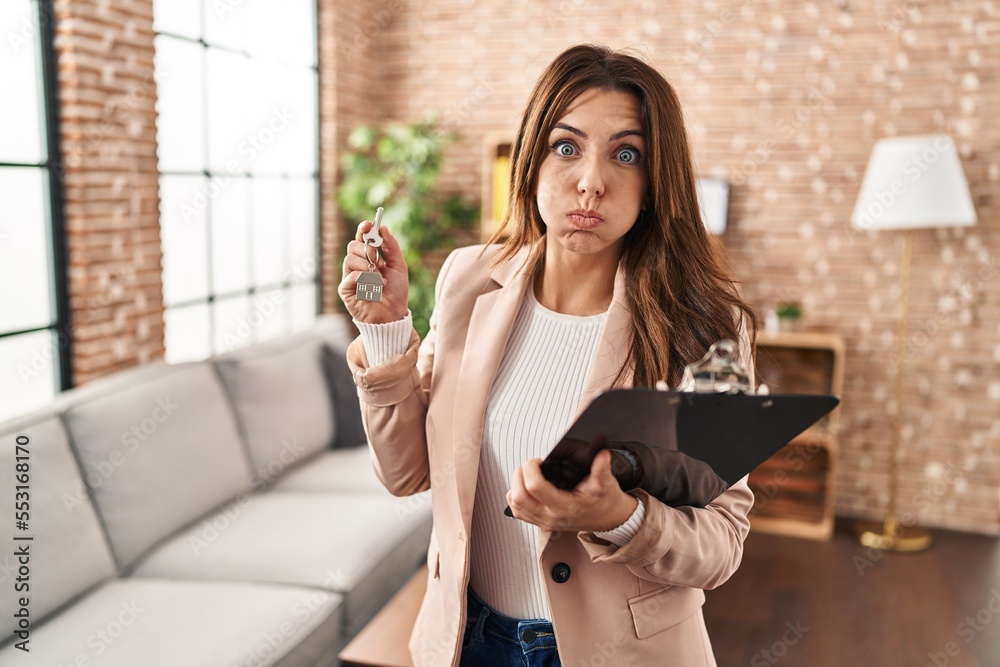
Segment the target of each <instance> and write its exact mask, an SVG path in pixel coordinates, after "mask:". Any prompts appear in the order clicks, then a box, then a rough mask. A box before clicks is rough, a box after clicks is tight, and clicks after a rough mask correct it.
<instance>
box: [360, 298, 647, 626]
mask: <svg viewBox="0 0 1000 667" xmlns="http://www.w3.org/2000/svg"><path fill="white" fill-rule="evenodd" d="M606 317H607V314H606V313H602V314H600V315H592V316H588V317H578V316H573V315H564V314H561V313H556V312H553V311H550V310H548V309H546V308H545V307H543V306H542V305H541V304H539V303H538V302H537V300H536V299H535V298H534V294H533V290H532V289H531V288H530V287H529V288H528V290H527V296H526V298H525V300H524V303H523V304H522V305H521V308H520V310H519V311H518V314H517V318H516V320H515V322H514V327H513V330H512V332H511V337H510V340H509V341H508V342H507V347H506V349H505V351H504V355H503V358H502V359H501V361H500V367H499V369H498V371H497V375H496V378H494V381H493V386H492V388H491V389H490V394H489V398H488V400H487V404H486V418H485V421H484V427H483V445H482V449H481V451H480V461H479V479H478V482H477V485H476V501H475V508H474V510H473V515H472V531H471V535H470V536H469V537H470V546H471V550H472V564H471V581H470V586H471V587H472V590H474V591H475V592H476V594H477V595H478V596H479V597H481V598H482V599H483V600H485V601H486V603H487V604H489V605H490V606H491V607H493V608H494V609H496V610H497V611H499V612H500V613H501V614H504V615H506V616H510V617H512V618H521V619H531V618H544V619H551V613H550V611H549V605H548V598H547V595H546V593H545V583H544V581H543V579H542V576H543V573H542V572H540V570H539V567H538V528H537V527H536V526H534V525H532V524H529V523H526V522H524V521H518V520H516V519H511V518H509V517H507V516H505V515H504V514H503V510H504V507H506V505H507V500H506V494H507V491H508V490H509V489H510V487H511V482H512V479H513V474H514V470H515V469H516V468H517V467H518V466H520V465H522V464H523V463H524V462H525V461H527V460H529V459H534V458H544V457H545V455H546V454H548V452H549V451H550V450H551V449H552V447H554V446H555V444H556V442H558V441H559V439H560V438H561V437H562V435H563V434H564V433H565V432H566V430H567V429H568V428H569V426H570V424H571V423H572V421H573V416H574V415H575V414H576V411H577V408H578V405H579V401H580V395H581V394H582V393H583V390H584V388H585V385H586V382H587V377H588V376H589V375H590V369H591V366H592V365H593V360H594V355H595V353H596V350H597V345H598V342H599V340H600V334H601V329H602V327H603V326H604V321H605V319H606ZM410 326H411V325H410V318H409V316H407V318H406V319H404V320H401V321H399V322H393V323H390V324H385V325H366V324H363V323H358V327H359V330H360V331H361V335H362V338H363V339H364V343H365V350H366V353H367V355H368V361H369V364H371V365H372V366H374V365H376V364H378V363H381V362H382V361H385V360H386V359H388V358H389V357H391V356H394V355H397V354H402V353H403V352H404V351H405V350H406V344H407V341H408V339H409V333H410ZM432 492H433V491H432ZM644 513H645V512H644V507H643V504H642V503H637V506H636V509H635V511H634V512H633V513H632V516H631V517H629V519H628V520H627V521H626V522H625V523H624V524H622V525H621V526H619V527H617V528H615V529H614V530H611V531H606V532H600V533H597V535H598V536H599V537H601V538H604V539H606V540H608V541H609V542H612V543H614V544H616V545H618V546H622V545H624V544H625V543H626V542H628V540H629V539H631V538H632V537H633V536H634V535H635V533H636V532H637V531H638V529H639V526H640V525H641V523H642V519H643V516H644Z"/></svg>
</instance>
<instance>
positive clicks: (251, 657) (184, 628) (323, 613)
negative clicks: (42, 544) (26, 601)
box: [0, 568, 344, 667]
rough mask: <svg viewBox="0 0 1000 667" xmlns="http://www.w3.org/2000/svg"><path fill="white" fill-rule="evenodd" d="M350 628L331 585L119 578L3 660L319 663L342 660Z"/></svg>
mask: <svg viewBox="0 0 1000 667" xmlns="http://www.w3.org/2000/svg"><path fill="white" fill-rule="evenodd" d="M67 569H68V568H67ZM5 597H6V596H5ZM341 625H342V609H341V597H340V596H339V595H337V594H335V593H330V592H328V591H320V590H315V589H306V588H301V587H297V586H274V585H260V584H245V583H232V582H214V581H198V582H190V581H162V580H155V579H134V578H128V579H115V580H109V581H108V582H107V583H106V584H104V585H102V586H101V587H99V588H97V589H95V590H94V591H93V592H92V593H91V594H90V595H88V596H86V597H85V598H83V599H82V600H80V601H78V602H77V603H75V604H74V605H72V606H71V607H69V608H67V609H66V610H64V611H63V612H62V613H61V614H59V615H57V616H55V617H53V618H52V619H50V620H49V621H47V622H46V623H44V624H42V625H39V626H37V627H34V628H32V631H31V643H30V648H31V652H30V653H22V652H21V651H19V650H17V649H15V648H14V646H13V645H12V644H10V643H8V644H7V645H5V646H4V647H3V648H0V664H4V665H26V666H27V665H39V666H41V665H101V667H137V666H138V665H141V666H142V667H177V666H178V665H184V667H220V666H221V665H253V666H254V667H268V666H272V665H280V667H306V666H308V667H315V665H320V664H326V665H329V664H334V660H335V655H336V651H337V650H339V648H340V646H341V645H342V644H343V643H344V642H343V636H342V634H341V632H340V628H341Z"/></svg>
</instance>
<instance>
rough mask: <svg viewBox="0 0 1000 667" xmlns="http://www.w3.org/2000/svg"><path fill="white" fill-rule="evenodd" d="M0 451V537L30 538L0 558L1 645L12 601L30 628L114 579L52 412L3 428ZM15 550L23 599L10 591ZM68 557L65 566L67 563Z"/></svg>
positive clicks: (12, 543) (9, 627)
mask: <svg viewBox="0 0 1000 667" xmlns="http://www.w3.org/2000/svg"><path fill="white" fill-rule="evenodd" d="M25 438H26V439H27V445H26V449H27V452H28V454H27V456H28V459H27V460H26V461H23V460H22V461H16V460H15V457H16V456H19V455H24V454H23V451H20V452H19V451H17V447H16V444H17V443H18V441H20V442H21V443H24V442H25V440H24V439H25ZM0 443H3V447H2V448H0V480H3V482H2V484H0V487H2V488H3V489H4V491H5V492H4V494H3V495H4V498H3V502H0V521H2V522H3V526H4V531H3V534H4V535H9V536H11V537H26V536H30V537H32V538H33V539H31V540H30V541H29V540H23V541H22V540H16V539H10V538H8V539H7V540H5V543H4V548H3V554H2V555H0V581H4V582H6V583H4V586H3V588H4V594H3V595H0V614H2V616H3V618H4V619H5V620H4V624H3V631H2V633H0V642H2V641H3V640H5V639H7V638H9V637H10V636H11V632H12V631H13V629H14V628H13V621H12V619H13V618H14V612H15V607H16V602H17V599H18V598H20V597H22V596H24V597H27V598H29V599H30V614H31V616H30V618H31V620H32V622H37V621H39V620H40V619H42V618H44V617H45V616H47V615H48V614H49V613H51V612H52V611H53V610H54V609H56V608H58V607H59V606H61V605H63V604H64V603H66V602H68V601H69V600H71V599H72V598H73V597H75V596H76V595H78V594H80V593H83V592H84V591H86V590H87V589H89V588H91V587H93V586H94V585H96V584H98V583H100V582H101V581H102V580H104V579H107V578H108V577H113V576H115V562H114V558H113V557H112V555H111V551H110V550H109V549H108V544H107V538H106V537H105V536H104V532H103V530H102V529H101V526H100V523H99V521H98V517H97V514H96V513H95V511H94V507H93V505H92V504H91V502H90V498H89V497H88V494H87V489H86V487H85V486H84V483H83V480H82V479H81V478H80V472H79V468H78V467H77V464H76V461H75V460H74V459H73V453H72V451H71V450H70V448H69V443H68V441H67V439H66V432H65V430H64V429H63V425H62V422H61V421H60V420H59V416H58V412H57V411H55V410H52V411H46V412H43V413H36V414H35V416H33V417H31V418H27V419H20V420H17V421H11V422H7V423H5V424H3V425H2V426H0ZM17 463H22V464H23V463H27V471H26V474H27V475H28V480H27V486H28V487H29V488H28V489H27V494H28V496H27V499H26V501H27V503H28V509H27V512H28V518H27V526H28V528H27V530H24V531H20V530H16V531H15V530H12V529H14V527H15V524H14V521H15V507H14V502H15V496H14V494H15V492H16V491H24V490H23V489H17V488H16V485H18V484H20V482H19V481H18V480H16V478H15V475H16V474H19V473H18V471H17V470H16V469H15V465H16V464H17ZM22 472H24V471H23V469H22ZM18 502H25V498H24V497H23V496H22V497H21V499H18ZM12 532H13V533H14V535H11V533H12ZM17 549H27V550H28V566H29V568H30V575H29V576H30V579H29V580H28V581H27V582H26V583H27V585H28V586H29V589H28V590H26V591H16V590H15V582H14V577H15V576H16V574H17V571H18V566H19V565H20V563H19V562H18V558H17V557H16V556H15V553H14V552H15V550H17ZM70 554H71V562H72V565H70V561H67V555H70ZM21 583H22V584H23V583H25V582H21ZM3 662H4V661H3V660H2V659H0V664H2V663H3ZM6 664H16V662H10V663H6Z"/></svg>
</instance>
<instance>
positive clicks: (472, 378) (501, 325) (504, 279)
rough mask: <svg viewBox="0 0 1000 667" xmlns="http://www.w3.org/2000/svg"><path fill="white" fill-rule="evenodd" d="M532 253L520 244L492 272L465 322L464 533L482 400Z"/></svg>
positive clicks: (459, 462) (461, 422) (460, 438)
mask: <svg viewBox="0 0 1000 667" xmlns="http://www.w3.org/2000/svg"><path fill="white" fill-rule="evenodd" d="M530 251H531V249H530V248H529V247H524V248H522V249H521V250H520V251H519V252H518V253H517V254H516V255H514V257H512V258H511V259H510V260H509V261H508V262H506V263H504V264H503V265H502V266H500V267H498V268H497V269H495V270H494V271H493V272H492V273H491V274H490V283H489V286H487V288H486V291H484V293H483V294H482V295H481V296H479V297H478V298H477V299H476V303H475V306H474V307H473V310H472V316H471V318H470V320H469V330H468V333H467V334H466V345H465V349H464V350H463V351H462V366H461V368H460V370H459V375H458V388H459V392H461V395H460V397H459V398H458V400H457V401H456V409H455V417H454V431H453V432H454V434H455V440H454V447H455V451H454V460H455V467H456V471H455V477H456V485H457V487H458V499H459V507H460V508H461V511H462V519H463V522H464V523H465V529H466V531H468V530H469V529H470V528H471V525H472V508H473V505H474V503H475V497H476V481H477V479H478V477H479V455H480V449H481V447H482V441H483V425H484V421H485V418H486V401H487V398H488V397H489V392H490V388H491V387H492V385H493V379H494V377H495V376H496V373H497V369H499V367H500V360H501V359H502V357H503V353H504V349H505V348H506V346H507V340H508V339H509V338H510V333H511V330H512V329H513V327H514V320H515V318H516V317H517V312H518V309H519V308H520V307H521V303H522V301H523V300H524V293H525V289H526V287H527V285H528V282H529V276H528V275H527V272H526V271H519V270H518V269H519V268H520V267H521V266H522V264H523V262H524V260H525V258H527V256H528V253H529V252H530Z"/></svg>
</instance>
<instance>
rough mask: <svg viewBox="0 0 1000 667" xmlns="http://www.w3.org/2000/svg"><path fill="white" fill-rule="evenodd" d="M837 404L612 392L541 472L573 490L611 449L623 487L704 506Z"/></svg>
mask: <svg viewBox="0 0 1000 667" xmlns="http://www.w3.org/2000/svg"><path fill="white" fill-rule="evenodd" d="M839 403H840V399H839V398H837V397H836V396H831V395H825V394H769V395H768V394H765V395H753V394H744V393H694V392H686V391H677V390H666V391H663V390H658V389H612V390H610V391H607V392H604V393H602V394H600V395H598V396H597V397H596V398H595V399H594V400H593V401H592V402H591V403H590V405H588V406H587V408H586V409H585V410H584V411H583V413H582V414H581V415H580V417H579V418H578V419H577V420H576V422H575V423H574V424H573V425H572V426H571V427H570V428H569V430H568V431H567V432H566V434H565V435H564V436H563V437H562V439H561V440H560V441H559V442H558V443H557V444H556V446H555V447H554V448H553V449H552V451H551V452H550V453H549V454H548V456H546V457H545V459H544V460H543V461H542V465H541V468H542V473H543V474H544V475H545V477H546V479H548V480H549V481H551V482H552V483H553V485H555V486H556V487H558V488H561V489H566V490H569V489H572V488H573V487H575V486H576V485H577V484H579V483H580V481H582V480H583V478H584V477H586V476H587V475H588V474H590V466H591V464H592V463H593V460H594V457H595V456H596V455H597V453H598V452H599V451H601V450H602V449H608V448H610V449H611V450H612V455H613V458H612V470H613V471H614V473H615V477H616V478H618V481H619V483H620V484H621V485H622V488H623V489H624V490H626V491H628V490H632V489H635V488H642V489H643V490H645V491H646V492H648V493H649V494H650V495H652V496H654V497H656V498H658V499H660V500H661V501H663V502H665V503H667V504H668V505H671V506H674V507H679V506H685V505H688V506H694V507H704V506H705V505H707V504H708V503H710V502H711V501H712V500H714V499H715V498H716V497H717V496H718V495H720V494H721V493H723V492H724V491H726V490H727V489H728V488H729V487H730V486H732V485H733V484H735V483H736V482H738V481H739V480H740V479H742V478H743V477H744V476H746V475H747V474H749V473H750V471H751V470H753V469H754V468H756V467H757V466H759V465H760V464H761V463H763V462H764V461H766V460H767V459H769V458H770V457H771V456H773V455H774V454H775V453H776V452H777V451H778V450H780V449H781V448H782V447H784V446H785V445H786V444H788V443H789V442H791V440H793V439H794V438H795V436H797V435H799V434H800V433H802V432H803V431H805V430H806V429H808V428H809V427H810V426H812V425H813V424H815V423H816V422H817V421H819V420H820V419H822V418H823V416H824V415H826V414H828V413H829V412H830V411H831V410H833V409H834V408H835V407H837V405H838V404H839ZM636 464H637V465H636ZM505 513H506V514H508V516H510V514H509V508H508V510H507V511H506V512H505Z"/></svg>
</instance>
